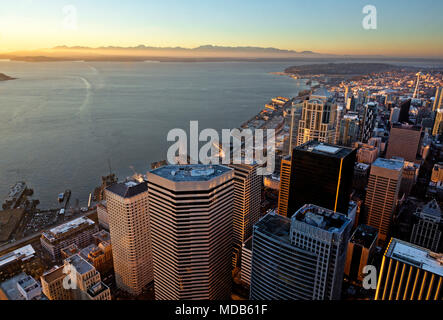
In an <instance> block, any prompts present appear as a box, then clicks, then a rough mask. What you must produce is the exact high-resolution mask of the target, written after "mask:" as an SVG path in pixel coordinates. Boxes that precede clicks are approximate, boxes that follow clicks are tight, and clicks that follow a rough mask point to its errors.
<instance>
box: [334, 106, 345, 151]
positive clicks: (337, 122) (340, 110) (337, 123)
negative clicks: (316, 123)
mask: <svg viewBox="0 0 443 320" xmlns="http://www.w3.org/2000/svg"><path fill="white" fill-rule="evenodd" d="M344 116H345V111H344V110H343V107H341V106H337V112H336V119H335V134H334V136H335V139H334V142H333V143H334V144H338V141H339V140H340V128H341V124H342V123H341V121H342V120H343V117H344Z"/></svg>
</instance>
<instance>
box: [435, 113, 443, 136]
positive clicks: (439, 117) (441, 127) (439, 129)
mask: <svg viewBox="0 0 443 320" xmlns="http://www.w3.org/2000/svg"><path fill="white" fill-rule="evenodd" d="M435 111H436V112H435V121H434V128H433V129H432V135H433V136H439V135H441V134H443V109H437V110H435Z"/></svg>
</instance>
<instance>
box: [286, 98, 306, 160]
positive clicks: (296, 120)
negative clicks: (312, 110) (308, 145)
mask: <svg viewBox="0 0 443 320" xmlns="http://www.w3.org/2000/svg"><path fill="white" fill-rule="evenodd" d="M302 111H303V103H298V104H295V105H294V106H293V107H292V110H291V131H290V136H289V155H290V154H291V153H292V150H293V149H294V148H295V146H296V145H297V141H298V140H297V139H298V128H299V125H300V120H301V116H302Z"/></svg>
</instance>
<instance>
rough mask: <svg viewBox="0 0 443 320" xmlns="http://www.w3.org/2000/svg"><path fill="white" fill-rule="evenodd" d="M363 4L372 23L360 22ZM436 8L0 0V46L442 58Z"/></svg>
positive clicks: (379, 3) (340, 2)
mask: <svg viewBox="0 0 443 320" xmlns="http://www.w3.org/2000/svg"><path fill="white" fill-rule="evenodd" d="M366 5H372V6H374V7H375V8H376V10H377V12H376V13H377V26H376V29H370V30H366V29H364V28H363V25H362V21H363V19H364V18H365V16H367V14H365V13H363V8H364V7H365V6H366ZM442 12H443V1H441V0H437V1H436V0H408V1H404V0H272V1H271V0H266V1H264V0H161V1H154V0H126V1H122V0H68V1H66V0H14V1H11V0H0V52H10V51H18V50H32V49H41V48H51V47H54V46H58V45H68V46H90V47H100V46H124V47H126V46H137V45H141V44H144V45H147V46H159V47H176V46H181V47H185V48H194V47H198V46H200V45H209V44H211V45H219V46H258V47H275V48H280V49H290V50H296V51H305V50H306V51H314V52H319V53H331V54H356V55H360V54H361V55H387V56H408V57H439V58H443V19H442Z"/></svg>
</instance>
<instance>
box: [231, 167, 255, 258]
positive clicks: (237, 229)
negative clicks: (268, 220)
mask: <svg viewBox="0 0 443 320" xmlns="http://www.w3.org/2000/svg"><path fill="white" fill-rule="evenodd" d="M230 167H231V168H233V169H234V173H235V178H234V216H233V219H234V234H233V240H234V243H233V245H234V255H233V266H234V267H236V266H237V261H238V258H239V256H240V251H241V247H242V245H243V243H244V242H245V241H246V239H248V238H249V237H251V236H252V226H253V225H254V224H255V223H256V222H257V221H258V220H259V219H260V209H261V187H262V183H263V176H261V175H258V174H257V168H258V165H257V164H254V165H248V164H231V165H230Z"/></svg>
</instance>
